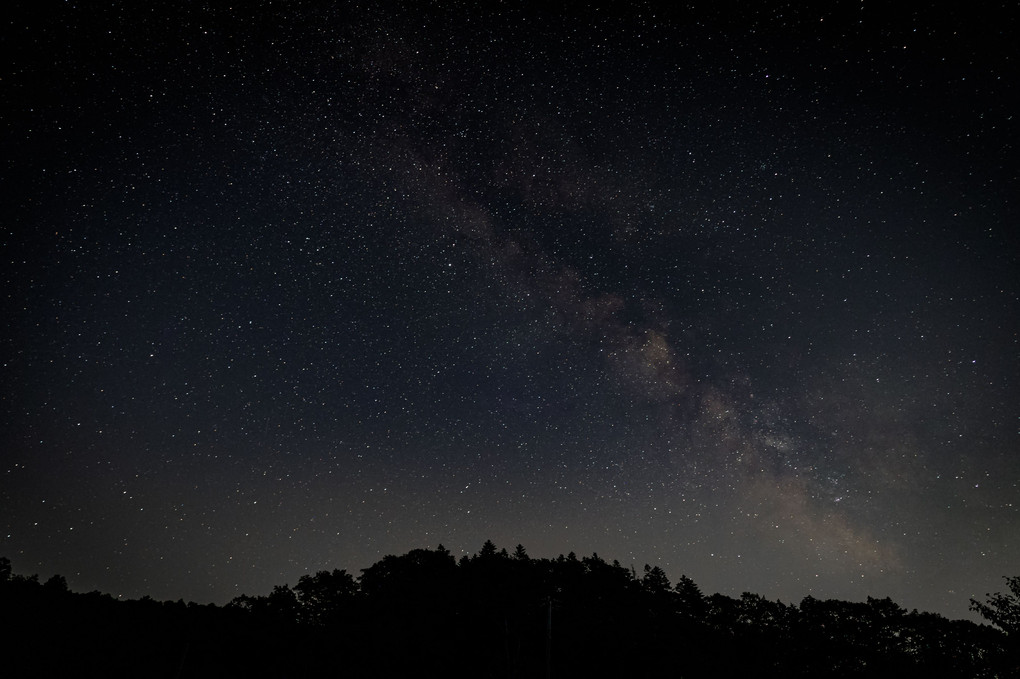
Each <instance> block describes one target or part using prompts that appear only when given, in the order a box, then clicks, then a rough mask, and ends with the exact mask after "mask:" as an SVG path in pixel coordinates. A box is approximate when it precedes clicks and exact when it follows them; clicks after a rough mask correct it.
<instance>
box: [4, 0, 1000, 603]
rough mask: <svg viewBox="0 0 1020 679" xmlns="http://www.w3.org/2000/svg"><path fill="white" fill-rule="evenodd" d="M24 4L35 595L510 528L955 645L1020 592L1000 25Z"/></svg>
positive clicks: (8, 492) (235, 578)
mask: <svg viewBox="0 0 1020 679" xmlns="http://www.w3.org/2000/svg"><path fill="white" fill-rule="evenodd" d="M44 5H45V3H44ZM44 5H40V4H38V3H32V4H31V5H28V4H24V5H23V6H22V7H21V9H20V10H16V11H14V12H13V13H11V14H10V15H9V17H8V18H7V19H5V25H4V29H3V30H4V43H5V46H6V47H7V48H8V51H9V53H10V54H12V55H13V57H12V58H10V59H9V61H8V63H7V64H6V65H5V66H4V67H3V78H2V80H0V97H2V99H0V104H2V105H0V120H2V123H3V127H2V129H3V148H4V153H3V158H4V160H3V165H2V167H3V170H2V172H3V174H2V177H0V179H2V183H3V184H2V185H3V187H4V195H5V196H6V199H5V201H4V207H3V220H2V234H3V240H2V256H3V269H2V270H3V289H4V295H3V313H4V317H5V323H4V331H3V333H2V335H0V340H2V343H0V347H2V352H3V364H2V368H3V378H2V383H3V385H4V386H3V391H2V402H0V405H2V410H0V412H2V426H0V432H2V434H0V437H2V438H0V463H2V466H0V470H2V472H3V474H4V480H3V483H2V485H0V516H2V517H3V518H2V520H0V521H2V524H3V526H2V527H3V533H2V534H0V554H4V555H7V556H8V557H9V558H10V559H11V560H12V562H13V564H14V567H15V569H16V570H17V571H19V572H26V573H28V572H39V573H40V574H41V575H43V576H47V575H49V574H52V573H61V574H63V575H65V576H66V577H67V580H68V582H69V584H70V586H71V587H72V589H79V590H91V589H100V590H102V591H107V592H111V593H113V594H122V595H124V596H130V597H137V596H141V595H143V594H150V595H152V596H154V597H156V598H159V599H166V598H169V599H176V598H179V597H183V598H185V599H194V600H197V601H216V602H225V601H227V600H229V599H230V598H231V597H233V596H236V595H238V594H241V593H242V592H243V593H249V594H257V593H264V592H267V591H269V589H270V588H271V586H272V585H274V584H283V583H290V584H293V583H294V582H295V581H296V580H297V578H298V577H299V576H300V575H302V574H304V573H308V572H314V571H316V570H319V569H323V568H347V569H349V570H353V571H356V570H357V569H359V568H363V567H367V566H369V565H370V564H371V563H373V562H374V561H376V560H378V559H379V558H381V557H382V556H383V555H385V554H388V553H403V552H405V551H407V550H409V549H411V548H414V547H421V546H435V545H437V544H439V543H442V544H444V545H446V546H447V547H448V548H450V549H451V551H453V552H454V553H455V554H457V553H462V552H474V551H477V549H478V548H479V547H480V546H481V544H482V542H484V540H486V539H492V540H493V541H495V542H496V543H497V544H498V545H500V546H507V547H512V546H513V545H515V544H517V543H522V544H524V545H525V547H527V549H528V551H529V553H531V554H533V555H536V556H555V555H556V554H559V553H566V552H569V551H575V552H577V553H579V554H590V553H591V552H593V551H594V552H598V553H599V554H600V555H602V556H604V557H606V558H610V559H612V558H616V559H619V560H620V561H621V562H623V563H624V564H630V563H633V564H635V565H636V566H637V567H638V568H639V569H640V567H641V566H642V565H643V564H644V563H651V564H655V565H661V566H662V567H663V568H664V569H665V570H666V572H667V573H668V574H669V575H670V577H671V578H672V579H674V580H675V579H676V578H678V577H679V576H680V575H681V574H686V575H688V576H690V577H691V578H693V579H694V580H695V581H696V582H697V583H698V584H699V585H700V586H701V587H702V589H703V590H705V591H706V592H714V591H722V592H724V593H727V594H739V593H740V592H743V591H753V592H757V593H760V594H762V595H764V596H766V597H769V598H782V599H783V600H784V601H799V600H800V599H801V598H802V597H804V596H806V595H808V594H811V595H813V596H816V597H819V598H829V597H832V598H845V599H863V598H864V597H866V596H868V595H871V596H879V597H882V596H891V597H893V599H895V600H896V601H897V602H899V603H901V604H902V605H904V606H906V607H908V608H915V607H916V608H920V609H923V610H932V611H936V612H940V613H944V614H946V615H950V616H953V617H960V616H965V615H968V613H967V610H966V609H967V603H968V599H969V598H970V597H982V596H983V595H984V593H985V592H987V591H994V590H996V589H1001V580H1000V578H1001V576H1003V575H1015V574H1016V564H1018V563H1020V551H1018V549H1020V547H1018V545H1017V542H1016V540H1010V539H1009V538H1010V537H1012V536H1014V535H1015V534H1016V533H1017V531H1018V530H1020V525H1018V501H1020V490H1018V482H1020V458H1018V453H1020V448H1018V443H1020V434H1018V430H1017V417H1018V406H1020V393H1018V385H1020V370H1018V361H1017V357H1018V346H1017V342H1018V339H1017V338H1018V331H1020V321H1018V318H1020V314H1018V285H1017V280H1018V265H1017V264H1018V263H1017V254H1018V248H1017V235H1016V234H1017V231H1016V228H1015V225H1016V223H1017V209H1016V196H1017V195H1020V193H1018V186H1017V155H1016V138H1017V132H1016V121H1015V119H1014V116H1015V104H1016V100H1017V96H1016V89H1015V88H1016V76H1017V73H1016V68H1017V64H1016V61H1017V59H1016V56H1017V55H1016V49H1015V46H1014V42H1013V36H1014V35H1015V30H1014V29H1015V28H1016V26H1015V22H1013V20H1012V19H1011V18H1010V17H1009V16H1008V15H1007V14H1006V12H1005V9H1003V11H1002V12H1001V13H1000V14H996V13H995V12H991V13H988V14H982V15H980V16H979V15H977V14H976V13H975V14H971V13H969V12H968V11H967V10H966V8H962V7H961V8H956V9H953V10H946V13H937V12H926V13H917V14H914V15H911V14H910V13H909V12H903V13H901V14H890V13H889V12H888V10H886V9H884V8H880V7H877V6H876V8H874V9H872V8H871V7H870V6H868V7H866V8H863V9H862V7H861V6H860V5H853V4H847V5H846V6H845V7H842V8H841V9H839V10H836V11H826V10H821V9H811V8H801V7H798V6H793V5H782V6H780V5H775V4H767V5H759V4H756V5H755V7H754V8H752V9H747V10H744V11H743V12H728V11H723V10H712V9H704V10H698V9H687V10H670V11H663V10H659V9H657V8H656V7H655V6H654V5H650V4H640V5H637V6H613V7H611V8H608V9H598V10H597V9H593V8H589V9H587V10H578V11H577V12H576V13H564V12H557V11H549V10H542V9H539V8H535V7H529V6H525V5H513V6H511V7H509V8H504V9H502V10H485V11H481V10H480V9H479V8H478V7H475V6H471V5H446V6H445V9H439V8H435V7H426V6H415V7H413V8H412V7H409V6H405V7H401V8H391V6H390V5H389V4H385V5H381V4H380V5H348V4H344V3H339V4H333V3H316V2H297V3H286V4H279V3H254V4H251V5H246V6H245V7H244V8H243V9H232V10H231V9H226V8H205V7H201V6H199V5H192V4H190V3H182V4H181V5H179V6H177V7H175V8H166V7H158V8H148V7H146V8H133V7H130V6H121V5H116V4H107V3H99V4H92V3H90V4H87V5H81V6H75V5H73V4H71V3H60V4H54V5H53V6H52V7H50V6H44Z"/></svg>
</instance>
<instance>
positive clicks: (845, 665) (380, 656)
mask: <svg viewBox="0 0 1020 679" xmlns="http://www.w3.org/2000/svg"><path fill="white" fill-rule="evenodd" d="M1006 580H1007V584H1008V586H1009V588H1010V590H1011V593H1010V594H1007V595H1002V594H995V595H988V600H987V603H982V602H977V601H974V602H972V606H973V607H974V609H975V610H977V611H978V612H979V613H981V614H982V615H983V616H984V617H985V618H987V619H988V620H989V621H990V622H992V623H994V624H995V625H996V626H997V627H992V626H989V625H979V624H976V623H974V622H971V621H967V620H949V619H946V618H944V617H942V616H940V615H937V614H934V613H925V612H918V611H916V610H914V611H910V612H908V611H906V610H905V609H903V608H902V607H900V606H899V605H898V604H896V603H895V602H893V601H892V600H890V599H888V598H886V599H874V598H869V599H868V600H867V601H864V602H850V601H838V600H821V599H816V598H814V597H810V596H809V597H806V598H804V599H803V600H802V601H801V602H800V603H799V604H788V603H783V602H781V601H771V600H768V599H766V598H764V597H762V596H760V595H757V594H753V593H750V592H745V593H744V594H742V595H741V596H740V597H737V598H734V597H729V596H726V595H723V594H711V595H706V594H704V593H703V592H702V591H701V589H700V588H699V587H698V585H697V584H696V583H695V582H694V581H693V580H691V579H690V578H688V577H686V576H681V577H680V578H679V580H678V581H677V582H676V583H672V582H670V580H669V578H668V577H667V575H666V573H665V572H664V571H663V570H662V569H661V568H659V567H657V566H649V565H646V566H644V568H643V569H642V570H641V571H637V570H636V569H634V568H633V567H631V568H628V567H625V566H623V565H621V564H620V563H619V562H618V561H607V560H605V559H603V558H602V557H600V556H599V555H597V554H592V555H591V556H586V557H580V558H579V557H578V556H577V555H575V554H574V553H570V554H567V555H566V556H563V555H560V556H559V557H557V558H555V559H546V558H532V557H530V556H529V555H528V553H527V551H526V550H525V548H524V547H523V546H520V545H518V546H517V547H516V548H515V549H514V550H513V552H512V553H510V552H508V551H507V550H506V549H498V548H497V547H496V545H494V544H493V543H492V542H491V541H487V542H486V543H485V544H484V545H483V546H482V548H481V550H480V551H479V552H478V553H476V554H474V555H471V556H464V557H462V558H461V559H459V560H457V559H455V558H454V556H453V555H452V554H451V553H450V552H449V551H448V550H446V549H445V548H444V547H443V546H442V545H440V546H438V547H437V548H435V549H413V550H411V551H409V552H408V553H406V554H403V555H400V556H393V555H390V556H386V557H384V558H383V559H381V560H380V561H378V562H377V563H375V564H373V565H371V566H369V567H368V568H364V569H361V571H360V574H358V575H354V574H353V573H349V572H348V571H346V570H336V569H335V570H332V571H327V570H323V571H319V572H317V573H313V574H307V575H303V576H301V577H300V578H299V579H298V581H297V583H295V584H294V586H290V585H287V584H284V585H278V586H276V587H274V588H273V590H272V591H271V592H268V593H266V594H261V595H253V596H252V595H242V596H239V597H236V598H235V599H233V600H232V601H230V602H229V603H228V604H227V605H225V606H216V605H213V604H208V605H199V604H195V603H187V604H186V603H184V602H183V601H177V602H170V601H167V602H157V601H155V600H153V599H151V598H148V597H143V598H142V599H140V600H129V601H119V600H116V599H114V598H113V597H111V596H109V595H106V594H101V593H99V592H90V593H87V594H79V593H73V592H71V591H70V590H69V589H68V586H67V582H66V580H65V579H64V578H63V577H62V576H59V575H55V576H53V577H51V578H49V579H48V580H46V581H45V582H43V583H40V581H39V578H38V577H36V576H23V575H17V574H14V573H13V569H12V565H11V562H10V561H9V560H8V559H6V558H0V602H2V604H3V610H4V611H5V617H6V618H7V622H8V629H9V630H10V631H9V632H8V633H7V637H8V641H13V642H14V643H11V644H9V647H10V648H11V649H12V653H11V655H10V658H9V660H11V661H12V665H11V666H13V667H15V668H21V669H23V670H25V671H26V672H27V673H28V674H35V675H39V676H44V675H48V674H57V673H64V672H70V671H74V672H77V673H81V672H83V671H84V672H86V673H91V672H93V671H96V672H99V671H101V672H103V673H104V674H107V675H111V676H128V675H131V676H141V675H145V676H154V677H159V676H167V677H171V676H172V677H178V676H179V677H205V676H209V677H211V676H222V675H223V674H231V675H239V674H241V673H244V674H245V675H248V676H280V675H289V676H303V675H312V674H317V673H323V672H337V671H339V672H351V673H352V674H353V673H372V674H373V675H374V676H408V675H411V674H413V675H416V676H448V675H450V674H453V673H455V672H456V673H463V671H464V668H467V670H466V671H467V672H468V674H469V675H470V676H481V677H490V676H491V677H535V676H554V677H575V676H576V677H580V676H585V677H600V676H605V677H610V676H612V677H621V676H653V675H654V676H673V677H708V676H712V677H717V676H738V675H739V676H749V675H752V674H753V675H754V676H783V677H791V676H793V677H796V676H802V677H809V676H846V677H853V676H861V677H864V676H884V675H891V674H893V673H906V674H908V675H910V676H936V677H1008V676H1016V674H1015V673H1016V671H1017V669H1018V668H1020V665H1018V657H1020V655H1018V643H1017V641H1018V636H1017V635H1018V630H1017V627H1016V621H1017V617H1016V616H1017V610H1018V609H1017V594H1018V591H1017V590H1018V588H1020V578H1007V579H1006Z"/></svg>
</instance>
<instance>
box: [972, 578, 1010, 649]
mask: <svg viewBox="0 0 1020 679" xmlns="http://www.w3.org/2000/svg"><path fill="white" fill-rule="evenodd" d="M1003 579H1004V580H1005V581H1006V586H1007V587H1008V588H1009V593H1008V594H1002V593H1000V592H996V593H995V594H986V595H985V597H987V600H986V602H985V603H981V602H980V601H977V600H975V599H971V600H970V609H971V610H972V611H977V612H978V613H980V614H981V617H983V618H984V619H985V620H988V621H989V622H991V623H992V624H994V625H997V626H998V627H999V629H1001V630H1002V631H1004V632H1005V633H1006V634H1008V635H1010V637H1017V636H1020V576H1014V577H1011V578H1010V577H1006V578H1003Z"/></svg>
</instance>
